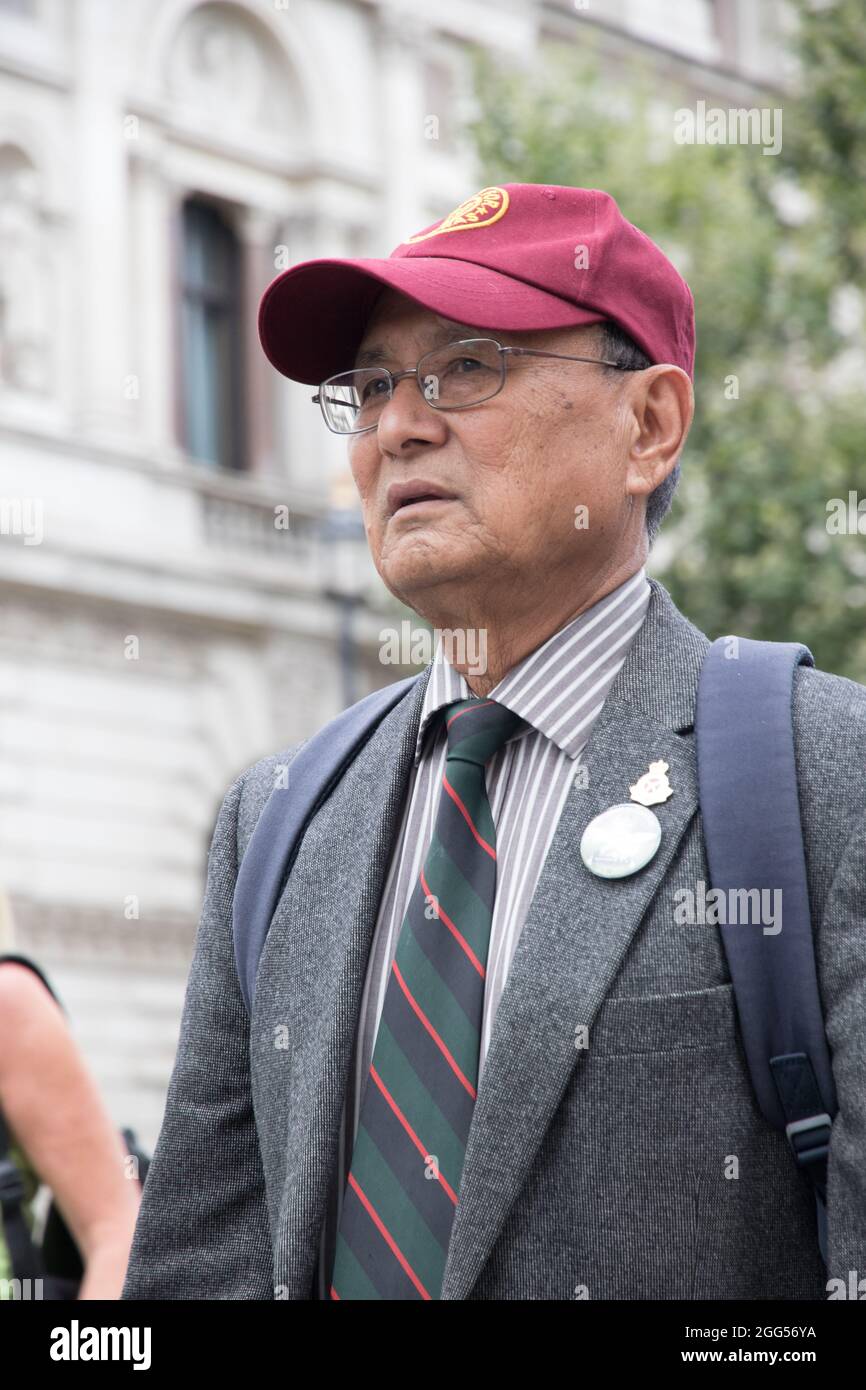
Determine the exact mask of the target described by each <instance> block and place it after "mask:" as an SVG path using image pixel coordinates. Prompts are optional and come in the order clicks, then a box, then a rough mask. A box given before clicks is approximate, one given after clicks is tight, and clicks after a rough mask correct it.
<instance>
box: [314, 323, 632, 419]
mask: <svg viewBox="0 0 866 1390" xmlns="http://www.w3.org/2000/svg"><path fill="white" fill-rule="evenodd" d="M506 357H511V358H512V359H513V358H514V357H556V358H559V359H560V361H563V362H590V363H594V364H595V365H597V366H601V367H614V368H616V370H617V371H621V372H628V371H635V370H636V368H634V367H623V366H621V365H620V363H619V362H610V361H608V360H607V358H604V357H570V356H568V355H567V354H566V353H563V352H543V351H542V350H541V349H540V348H524V347H503V346H502V344H501V343H497V341H496V339H495V338H461V339H460V341H459V342H456V343H448V344H447V346H445V347H440V348H434V349H433V351H432V352H425V354H424V356H423V357H420V358H419V359H418V364H417V366H415V367H412V368H409V369H408V370H407V371H405V372H390V371H389V370H388V368H387V367H356V368H355V369H354V370H353V371H350V372H338V373H337V375H336V376H331V377H328V379H327V381H323V382H322V384H321V386H320V387H319V390H318V391H317V392H316V394H315V396H313V398H312V399H313V403H314V404H317V405H319V406H321V409H322V415H323V416H324V419H325V424H326V425H327V426H328V429H329V430H331V431H333V433H334V434H365V433H366V432H367V431H368V430H374V429H376V427H377V425H378V423H379V416H380V414H381V412H382V407H383V405H384V404H385V402H386V401H389V400H390V399H391V397H392V396H393V394H394V387H395V386H396V384H397V382H398V381H402V379H403V377H404V376H414V378H415V383H416V385H417V387H418V390H419V391H420V392H421V394H422V396H423V397H424V400H425V401H426V402H427V404H428V405H429V406H431V407H432V409H433V410H466V409H467V408H468V407H469V406H473V405H480V404H481V402H482V401H489V400H490V398H491V397H492V396H495V395H497V393H498V392H499V391H501V390H502V388H503V386H504V385H505V364H506Z"/></svg>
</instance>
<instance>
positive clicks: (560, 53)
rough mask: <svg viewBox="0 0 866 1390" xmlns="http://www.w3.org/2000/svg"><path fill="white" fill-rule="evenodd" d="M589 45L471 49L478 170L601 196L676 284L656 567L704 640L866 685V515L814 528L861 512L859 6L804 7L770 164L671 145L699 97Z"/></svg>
mask: <svg viewBox="0 0 866 1390" xmlns="http://www.w3.org/2000/svg"><path fill="white" fill-rule="evenodd" d="M591 34H592V30H590V29H589V28H587V29H585V30H583V31H582V35H585V36H586V37H585V40H584V41H582V42H581V44H580V46H579V48H578V47H575V49H566V48H563V47H562V45H556V46H552V47H551V48H550V49H548V50H546V51H545V52H544V54H543V56H542V57H541V60H540V61H535V62H533V63H532V64H530V65H525V66H522V67H519V68H516V69H509V68H507V67H503V64H502V61H501V59H499V58H496V59H493V58H492V57H491V55H490V54H489V53H486V52H483V51H479V52H478V53H477V55H476V57H475V90H476V100H477V106H476V112H475V114H474V116H473V119H472V120H471V121H470V122H469V126H468V129H469V133H470V135H471V136H472V139H473V141H474V144H475V147H476V149H477V151H478V155H479V159H480V165H481V171H480V172H481V177H482V179H483V180H484V182H485V183H491V184H494V183H506V182H525V183H551V184H566V185H575V186H582V187H586V188H601V189H604V190H605V191H606V192H608V193H610V194H612V195H613V197H614V198H616V200H617V202H618V203H619V206H620V208H621V209H622V211H623V212H624V213H625V215H626V216H627V217H628V218H629V219H630V220H631V221H633V222H634V223H635V224H636V225H637V226H639V227H641V228H642V229H643V230H644V231H645V232H647V233H648V235H650V236H651V237H653V238H654V240H656V241H657V242H658V243H659V245H660V246H661V247H662V248H663V249H664V250H665V251H666V253H667V254H668V255H669V256H670V257H671V259H672V260H673V261H674V263H675V264H676V265H677V267H678V268H679V270H680V271H681V273H682V274H683V275H684V276H685V278H686V280H687V281H688V283H689V285H690V286H691V289H692V291H693V293H694V296H695V303H696V316H697V361H696V370H695V395H696V415H695V422H694V425H693V426H692V431H691V434H690V436H689V440H688V443H687V445H686V448H685V451H684V454H683V459H682V481H681V483H680V487H679V489H678V492H677V495H676V498H675V501H674V505H673V508H672V511H671V513H670V514H669V516H668V518H667V520H666V521H665V523H664V525H663V527H662V530H661V532H660V535H659V539H658V541H657V542H656V546H655V548H654V550H653V552H652V554H651V559H650V564H651V567H652V568H653V569H654V570H655V572H656V573H658V574H659V576H660V577H661V578H662V579H663V581H664V583H665V584H666V585H667V586H668V588H669V589H670V590H671V592H672V594H673V596H674V599H675V601H676V602H677V603H678V604H679V605H680V606H681V607H682V609H683V611H684V612H686V613H687V614H688V616H689V617H690V618H691V619H692V621H693V622H695V623H696V624H697V625H698V626H700V627H701V628H703V630H704V631H705V632H707V633H708V634H709V635H710V636H711V637H713V636H718V635H721V634H724V633H728V632H736V633H740V634H741V635H744V636H751V637H766V638H771V639H775V640H783V641H791V640H799V641H803V642H805V643H806V644H807V645H808V646H809V647H810V648H811V649H812V652H813V654H814V656H815V660H816V664H817V665H819V666H821V667H823V668H824V669H825V670H830V671H834V672H837V673H839V674H842V675H847V676H850V677H852V678H853V679H856V680H860V681H866V500H864V513H863V514H862V523H861V524H862V527H863V532H864V534H862V535H860V534H857V533H855V534H850V533H848V534H845V533H843V534H832V533H831V532H830V531H829V530H828V503H829V502H830V499H832V498H842V499H844V500H845V502H846V505H847V502H848V497H849V493H850V492H851V491H855V492H856V493H857V496H858V498H863V499H866V465H864V443H866V394H864V390H863V382H864V362H866V355H864V332H863V327H862V323H861V322H860V321H859V311H860V303H861V301H860V295H859V291H858V290H857V288H856V286H857V284H858V283H860V284H862V283H863V270H864V264H866V83H864V80H863V73H864V71H866V29H864V26H863V24H862V12H861V0H839V3H837V4H835V5H831V6H829V7H826V8H822V9H819V10H815V11H812V10H811V9H809V8H808V7H805V8H804V10H803V14H802V24H801V27H800V31H799V35H800V37H799V41H798V43H799V54H798V57H799V64H800V71H799V73H798V74H797V75H795V76H794V77H793V78H792V80H791V82H790V83H789V86H790V88H791V94H789V93H788V91H787V90H786V91H785V92H784V93H782V92H781V90H780V89H777V90H775V91H770V92H768V93H767V95H766V97H762V98H761V99H760V100H756V101H753V102H752V103H749V104H751V105H756V106H764V105H766V106H768V107H770V108H771V109H774V108H781V109H782V110H783V113H784V114H783V145H782V151H781V153H780V154H778V155H776V156H771V155H765V154H763V152H762V148H761V146H760V145H746V144H742V145H721V144H718V145H710V144H692V145H689V144H678V143H677V142H676V141H675V139H674V129H675V116H674V113H675V112H676V110H677V109H679V108H684V107H689V108H691V109H692V110H694V108H695V102H696V100H697V99H698V98H699V96H700V94H699V93H697V94H696V93H695V91H694V90H692V91H690V92H686V91H680V92H677V91H675V90H672V89H670V88H669V87H666V88H665V90H664V92H663V93H660V92H659V90H658V79H657V77H655V76H654V75H653V73H652V71H651V70H650V69H649V68H648V67H647V66H646V65H644V66H635V67H632V68H630V69H628V70H627V71H626V70H624V69H623V68H622V67H621V66H620V67H618V68H617V70H616V71H615V72H614V73H611V72H609V71H608V72H607V73H605V75H602V71H601V70H602V60H601V59H600V57H599V55H598V54H597V53H596V52H594V51H593V48H592V44H591V40H590V36H591ZM704 99H705V100H706V103H707V107H714V106H719V105H724V107H725V109H727V107H728V105H731V106H742V105H743V102H742V101H738V100H733V101H730V102H727V101H726V102H724V103H723V102H720V101H719V100H718V98H717V97H715V96H713V94H712V93H710V92H708V93H706V94H705V97H704Z"/></svg>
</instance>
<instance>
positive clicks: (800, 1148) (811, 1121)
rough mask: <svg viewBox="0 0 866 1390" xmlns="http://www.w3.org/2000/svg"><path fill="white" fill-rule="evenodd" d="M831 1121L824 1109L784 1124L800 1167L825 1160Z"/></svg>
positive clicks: (827, 1153)
mask: <svg viewBox="0 0 866 1390" xmlns="http://www.w3.org/2000/svg"><path fill="white" fill-rule="evenodd" d="M832 1124H833V1121H832V1119H831V1118H830V1116H829V1115H828V1114H827V1112H826V1111H823V1112H822V1113H821V1114H819V1115H809V1116H808V1117H807V1118H806V1119H805V1120H792V1121H791V1123H790V1124H787V1125H785V1134H786V1135H787V1138H788V1143H789V1144H790V1146H791V1149H792V1150H793V1153H794V1157H795V1158H796V1160H797V1162H798V1163H799V1164H800V1165H801V1167H806V1166H807V1165H808V1164H810V1163H820V1162H826V1160H827V1157H828V1155H829V1152H830V1130H831V1127H832Z"/></svg>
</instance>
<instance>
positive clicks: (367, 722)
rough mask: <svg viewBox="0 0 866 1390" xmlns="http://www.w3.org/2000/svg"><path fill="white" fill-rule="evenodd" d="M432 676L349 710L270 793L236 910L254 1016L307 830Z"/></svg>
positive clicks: (239, 959) (238, 950)
mask: <svg viewBox="0 0 866 1390" xmlns="http://www.w3.org/2000/svg"><path fill="white" fill-rule="evenodd" d="M425 674H426V671H422V672H421V674H420V675H418V676H408V677H407V678H406V679H405V680H402V681H395V683H394V684H393V685H388V686H385V687H384V689H382V690H374V691H373V692H372V693H371V694H370V695H365V696H364V698H363V700H359V701H358V703H357V704H354V705H350V706H349V708H348V709H347V710H343V712H342V714H338V715H337V717H336V718H335V719H332V720H331V721H330V723H328V724H326V725H325V727H324V728H323V729H320V730H319V732H318V733H317V734H315V735H314V736H313V737H312V738H311V739H309V741H308V742H307V743H305V744H303V745H302V746H301V747H300V748H299V749H298V752H297V753H296V754H295V757H294V758H293V759H292V761H291V763H290V764H289V775H288V782H289V785H288V786H287V787H275V788H274V790H273V791H272V792H271V794H270V796H269V798H268V800H267V802H266V804H265V807H264V810H263V811H262V814H261V815H260V817H259V819H258V823H257V825H256V828H255V830H254V831H253V833H252V836H251V837H250V842H249V844H248V845H247V849H246V853H245V854H244V857H243V860H242V862H241V865H240V868H239V870H238V876H237V882H236V884H235V893H234V904H233V908H232V930H233V933H234V950H235V963H236V966H237V973H238V980H239V981H240V986H241V992H242V994H243V997H244V1003H245V1004H246V1006H247V1011H248V1012H249V1013H251V1012H252V1001H253V995H254V993H255V981H256V972H257V970H258V966H259V958H260V956H261V954H262V949H263V947H264V944H265V939H266V937H267V934H268V929H269V927H270V925H271V918H272V916H273V914H274V910H275V908H276V906H277V903H278V902H279V898H280V894H281V892H282V889H283V884H284V883H285V880H286V875H287V874H288V873H289V871H290V869H291V867H292V863H293V861H294V856H295V853H296V851H297V848H298V846H299V844H300V841H301V837H302V835H303V833H304V831H305V829H306V827H307V825H308V823H309V822H310V820H311V819H312V817H313V816H314V815H315V813H316V811H318V809H319V807H320V806H321V805H322V803H323V802H324V800H325V799H326V797H327V796H329V795H330V793H331V791H332V790H333V788H334V786H335V785H336V783H337V782H338V781H339V779H340V778H341V777H342V775H343V772H344V771H345V769H346V767H347V765H348V763H349V762H351V760H352V759H353V758H354V756H355V755H356V753H357V752H358V750H359V748H360V746H361V744H362V743H364V742H366V740H367V739H368V738H369V736H370V734H371V733H372V731H373V729H375V727H376V726H377V725H378V724H379V723H380V722H381V721H382V720H383V719H384V718H385V715H386V714H388V713H389V711H390V710H392V709H393V708H394V706H395V705H396V704H397V703H398V701H400V700H402V699H403V697H404V695H406V694H407V693H408V691H409V690H410V689H411V687H412V686H413V685H415V684H416V683H417V682H418V681H419V680H421V679H422V678H423V677H424V675H425Z"/></svg>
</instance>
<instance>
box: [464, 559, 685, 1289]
mask: <svg viewBox="0 0 866 1390" xmlns="http://www.w3.org/2000/svg"><path fill="white" fill-rule="evenodd" d="M650 583H651V585H652V588H653V594H652V598H651V600H650V604H649V607H648V610H647V616H646V619H645V621H644V623H643V625H642V627H641V629H640V631H639V632H638V634H637V636H636V638H635V640H634V642H633V643H632V646H631V648H630V649H629V653H628V656H627V658H626V661H625V663H624V665H623V667H622V669H621V671H620V672H619V674H618V675H617V677H616V680H615V681H614V684H613V685H612V687H611V690H610V693H609V694H608V697H607V699H606V701H605V704H604V706H603V709H602V712H601V714H600V715H599V718H598V720H597V722H596V724H595V726H594V727H593V731H592V734H591V736H590V739H589V741H588V743H587V746H586V748H585V750H584V754H583V758H582V762H583V764H584V766H585V768H586V778H585V782H586V785H585V786H584V785H575V786H573V787H572V791H571V794H570V795H569V797H568V800H567V801H566V804H565V806H564V807H563V811H562V815H561V817H560V821H559V825H558V827H557V830H556V833H555V835H554V838H553V841H552V844H551V847H550V850H549V852H548V856H547V859H546V861H545V864H544V867H543V870H542V873H541V877H540V879H539V883H538V887H537V888H536V892H535V895H534V897H533V900H532V905H531V907H530V910H529V913H528V916H527V919H526V922H525V924H524V927H523V930H522V932H521V936H520V940H519V942H518V945H517V949H516V951H515V954H514V959H513V962H512V965H511V969H510V971H509V975H508V980H507V982H506V986H505V989H504V991H503V994H502V997H501V1000H500V1003H499V1008H498V1010H497V1014H496V1019H495V1022H494V1027H493V1033H492V1036H491V1041H490V1048H489V1051H488V1054H487V1058H486V1061H485V1067H484V1072H483V1075H482V1079H481V1084H480V1087H479V1091H478V1098H477V1100H476V1103H475V1111H474V1114H473V1118H472V1125H471V1128H470V1132H469V1139H468V1145H467V1150H466V1159H465V1163H464V1168H463V1174H462V1179H461V1187H460V1194H459V1198H460V1199H459V1204H458V1207H457V1211H456V1215H455V1220H454V1226H453V1229H452V1233H451V1244H450V1247H449V1254H448V1263H447V1266H446V1270H445V1278H444V1284H443V1289H442V1298H443V1299H462V1298H466V1297H468V1296H469V1294H470V1291H471V1289H472V1286H473V1284H474V1283H475V1281H476V1280H477V1278H478V1276H479V1274H480V1272H481V1270H482V1268H483V1266H484V1264H485V1262H486V1260H487V1259H488V1258H489V1256H490V1253H491V1251H492V1249H493V1246H494V1244H495V1242H496V1240H497V1237H498V1236H499V1233H500V1231H501V1229H502V1226H503V1224H504V1222H505V1220H506V1218H507V1216H508V1212H509V1210H510V1208H511V1206H512V1204H513V1202H514V1199H515V1197H516V1196H517V1194H518V1193H519V1191H520V1189H521V1187H522V1185H523V1184H524V1182H525V1181H526V1178H527V1175H528V1173H529V1171H530V1169H531V1166H532V1163H533V1161H534V1158H535V1155H536V1153H537V1151H538V1148H539V1146H540V1144H541V1141H542V1139H543V1137H544V1133H545V1131H546V1129H547V1128H548V1126H549V1124H550V1122H551V1120H552V1118H553V1116H554V1113H555V1111H556V1109H557V1106H558V1105H559V1102H560V1100H561V1098H562V1095H563V1092H564V1091H565V1088H566V1086H567V1084H568V1081H569V1078H570V1076H571V1073H572V1070H573V1068H574V1067H575V1065H576V1063H577V1061H578V1058H579V1057H580V1056H581V1055H582V1054H581V1052H580V1051H579V1050H578V1048H577V1047H576V1046H575V1030H576V1029H577V1028H578V1027H579V1026H580V1025H586V1026H587V1027H588V1028H589V1037H590V1045H591V1041H592V1023H593V1020H594V1018H595V1016H596V1014H597V1012H598V1009H599V1007H600V1005H601V1004H602V1002H603V1000H604V998H605V995H606V994H607V992H608V991H609V989H610V988H611V985H612V983H613V980H614V977H615V975H616V972H617V970H618V968H619V966H620V963H621V961H622V959H623V957H624V955H625V953H626V951H627V950H628V947H629V945H630V943H631V941H632V938H633V937H634V935H635V933H636V931H637V929H638V927H639V925H640V922H641V919H642V918H643V916H644V913H645V912H646V910H647V908H648V906H649V904H650V902H651V900H652V898H653V896H654V894H655V893H656V891H657V889H658V887H659V884H660V882H661V880H662V878H663V877H664V875H665V873H666V872H667V869H668V867H669V865H670V863H671V861H672V860H673V858H674V855H675V854H676V851H677V846H678V845H679V842H680V840H681V838H682V836H683V834H684V832H685V830H686V828H687V826H688V824H689V822H690V820H691V819H692V817H693V815H694V814H695V811H696V809H697V772H696V766H695V757H694V750H693V741H692V740H690V739H685V738H683V737H682V734H683V733H684V732H685V731H686V730H688V729H689V728H690V727H691V725H692V722H693V717H694V704H695V695H696V689H697V679H698V674H699V671H700V664H701V661H702V659H703V653H704V651H705V650H706V647H707V646H708V642H707V639H706V637H704V636H703V634H702V633H700V632H698V630H697V629H696V628H694V627H693V626H692V624H691V623H689V622H688V620H687V619H686V618H684V617H683V616H682V614H680V613H679V612H678V610H677V609H676V608H675V607H674V604H673V602H672V601H671V599H670V597H669V595H668V594H667V591H666V590H665V589H663V588H662V586H661V585H659V584H658V583H657V581H654V580H651V581H650ZM659 758H663V759H664V760H665V761H666V762H667V763H668V764H669V771H668V778H669V780H670V783H671V786H672V788H673V795H672V796H671V797H670V798H669V799H668V800H667V801H666V802H663V803H660V804H659V805H656V806H654V807H653V810H654V811H655V813H656V815H657V816H658V818H659V821H660V822H661V826H662V840H661V845H660V847H659V850H658V852H657V854H656V855H655V857H654V858H653V859H652V860H651V861H650V862H649V864H647V865H646V867H645V868H643V869H641V870H639V871H638V872H637V873H635V874H633V875H631V876H630V877H628V878H624V879H620V880H607V879H601V878H597V877H596V876H595V875H593V874H591V873H590V872H589V871H588V870H587V869H586V868H585V867H584V865H583V862H582V860H581V858H580V849H579V846H580V838H581V835H582V834H583V831H584V829H585V827H586V825H587V824H588V822H589V821H590V820H591V819H592V818H593V816H596V815H598V814H599V813H600V812H601V811H604V810H606V809H607V808H608V807H609V806H613V805H615V804H616V803H617V802H622V801H628V800H629V796H630V793H629V785H630V784H631V783H633V782H635V781H636V780H637V779H638V777H640V776H641V775H642V774H643V773H644V772H646V771H647V768H648V765H649V762H650V761H651V760H653V761H655V760H656V759H659Z"/></svg>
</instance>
